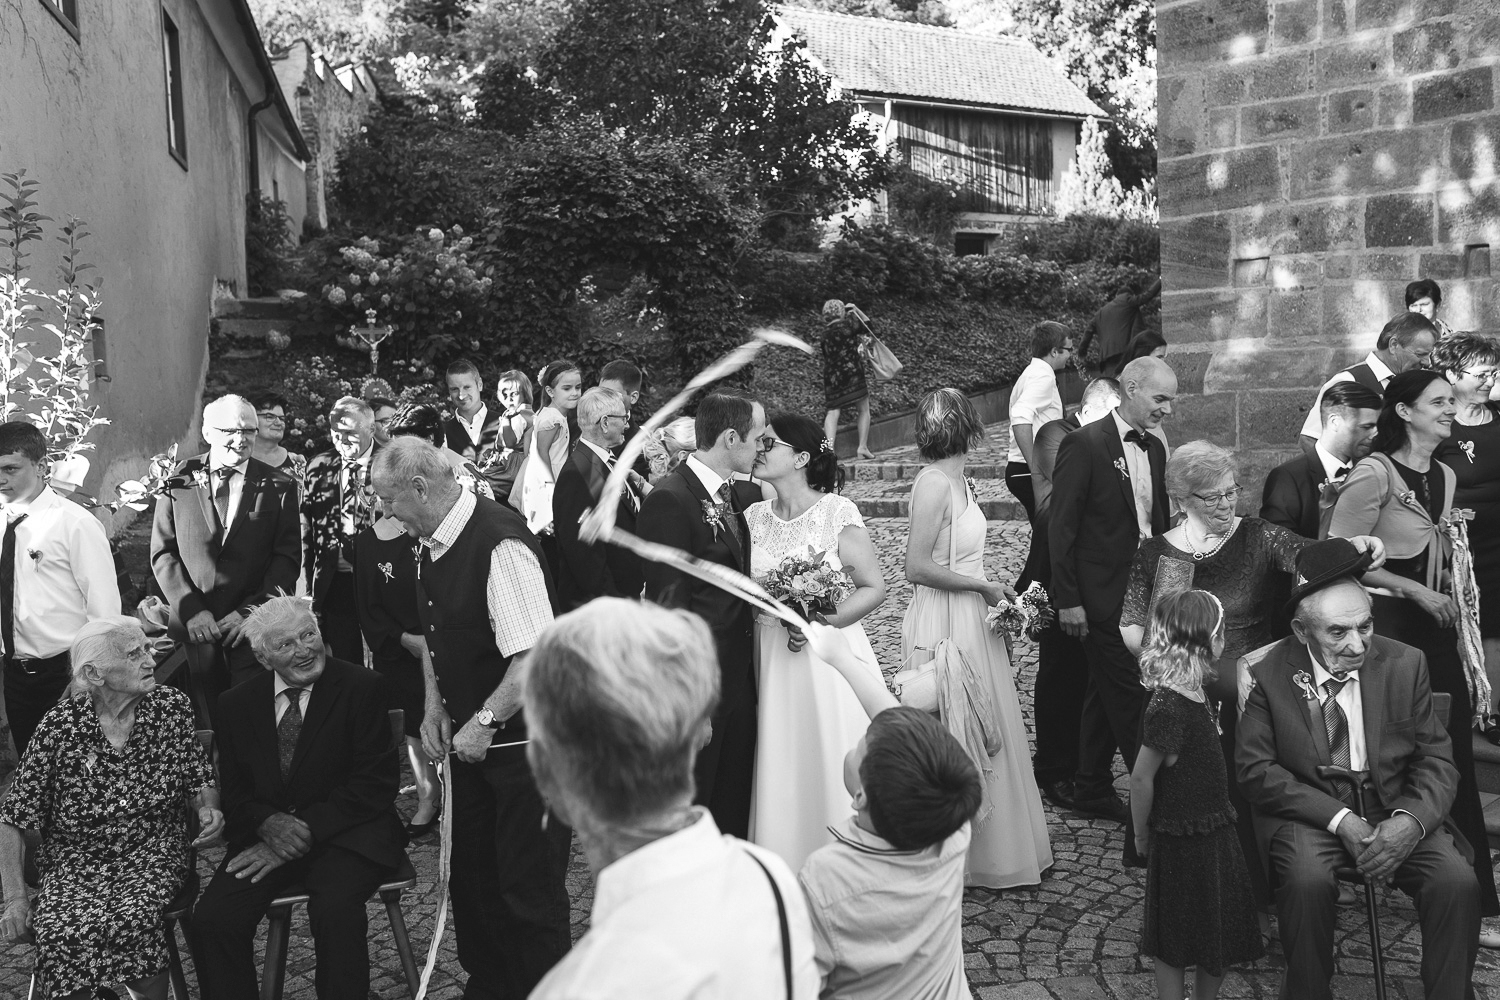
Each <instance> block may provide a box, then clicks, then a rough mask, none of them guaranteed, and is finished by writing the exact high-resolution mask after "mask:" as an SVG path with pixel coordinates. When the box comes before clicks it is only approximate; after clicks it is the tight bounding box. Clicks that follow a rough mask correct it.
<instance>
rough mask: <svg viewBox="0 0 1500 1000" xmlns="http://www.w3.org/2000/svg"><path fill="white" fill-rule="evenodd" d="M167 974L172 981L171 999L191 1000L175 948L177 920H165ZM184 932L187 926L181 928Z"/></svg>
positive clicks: (178, 954) (179, 956) (180, 956)
mask: <svg viewBox="0 0 1500 1000" xmlns="http://www.w3.org/2000/svg"><path fill="white" fill-rule="evenodd" d="M166 923H167V974H168V976H169V977H170V978H171V981H172V997H173V1000H191V998H190V997H189V996H188V988H187V977H186V976H185V975H183V972H182V955H181V954H180V953H179V952H178V950H177V921H175V920H168V921H167V922H166ZM183 931H184V933H186V931H187V928H183Z"/></svg>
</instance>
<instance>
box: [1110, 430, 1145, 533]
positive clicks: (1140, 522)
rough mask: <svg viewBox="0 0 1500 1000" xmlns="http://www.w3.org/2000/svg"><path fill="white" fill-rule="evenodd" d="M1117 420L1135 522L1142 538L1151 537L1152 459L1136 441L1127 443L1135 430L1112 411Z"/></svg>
mask: <svg viewBox="0 0 1500 1000" xmlns="http://www.w3.org/2000/svg"><path fill="white" fill-rule="evenodd" d="M1109 415H1110V416H1112V417H1114V418H1115V431H1116V432H1117V433H1118V434H1119V435H1120V447H1121V448H1123V449H1124V451H1125V468H1126V470H1127V471H1129V473H1130V492H1131V494H1132V495H1133V496H1134V497H1135V521H1136V527H1138V528H1139V529H1140V532H1141V537H1142V538H1150V537H1151V505H1152V500H1153V498H1152V495H1151V457H1150V455H1148V454H1147V452H1146V449H1144V448H1142V447H1141V446H1140V445H1138V444H1136V443H1135V442H1134V441H1126V440H1125V435H1126V434H1129V433H1130V432H1131V431H1133V430H1135V428H1134V427H1131V426H1130V425H1129V424H1128V423H1126V422H1125V420H1124V418H1122V417H1121V416H1120V411H1119V410H1111V411H1110V413H1109Z"/></svg>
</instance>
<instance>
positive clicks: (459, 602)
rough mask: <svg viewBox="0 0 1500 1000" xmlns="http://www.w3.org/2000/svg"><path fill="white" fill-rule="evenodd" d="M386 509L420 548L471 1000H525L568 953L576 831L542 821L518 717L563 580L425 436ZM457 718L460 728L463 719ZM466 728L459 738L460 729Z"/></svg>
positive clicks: (404, 449) (398, 461)
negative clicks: (529, 660)
mask: <svg viewBox="0 0 1500 1000" xmlns="http://www.w3.org/2000/svg"><path fill="white" fill-rule="evenodd" d="M372 485H373V486H374V489H375V495H376V496H377V497H378V498H379V500H380V503H381V505H382V506H383V507H384V509H385V511H386V512H387V513H389V514H390V515H391V516H393V517H395V518H396V519H398V520H399V521H401V523H402V524H404V525H405V526H406V527H407V528H408V530H410V531H412V532H414V533H415V534H416V535H417V536H418V537H419V538H420V539H421V541H422V550H421V555H420V559H419V564H418V569H417V577H418V579H417V601H418V610H419V612H420V615H421V621H422V634H423V638H424V639H425V640H426V643H427V650H426V655H425V656H424V657H423V670H424V673H425V674H426V677H427V697H426V712H425V717H424V718H423V720H422V742H423V745H424V746H425V747H426V748H427V752H428V753H429V754H431V755H432V756H433V758H434V759H443V757H444V756H445V755H447V754H448V753H449V752H450V751H451V752H452V753H453V754H454V756H455V757H456V758H457V760H455V761H454V762H453V764H452V767H451V770H450V774H451V775H452V777H451V778H450V780H449V783H448V794H449V795H452V796H453V855H452V858H453V868H452V870H453V871H454V872H455V873H456V874H457V875H458V876H459V877H457V878H454V879H452V880H451V881H450V883H449V887H448V891H449V894H450V898H451V899H452V900H453V923H454V929H455V931H456V933H457V936H458V961H459V964H460V965H462V966H463V968H464V971H465V972H467V973H468V974H469V981H468V985H467V986H466V987H465V990H464V997H465V1000H512V998H515V1000H520V998H522V997H525V996H526V995H527V994H528V993H530V992H531V990H532V988H533V987H534V986H535V985H536V984H537V982H538V981H539V980H540V979H541V978H542V976H543V975H544V974H546V972H547V970H548V969H550V968H551V967H552V966H553V965H554V964H555V963H556V962H557V961H558V959H560V958H561V957H562V956H563V954H564V953H565V952H566V951H567V950H568V947H569V942H570V937H569V931H568V893H567V887H566V886H565V885H564V883H563V876H564V874H565V873H566V871H567V863H568V849H569V845H570V841H571V832H570V831H569V830H568V828H567V827H566V826H564V825H563V824H562V823H559V822H557V821H556V820H553V821H551V822H550V823H548V822H546V821H545V820H544V814H545V812H546V807H545V805H544V803H543V802H542V798H541V795H540V794H539V793H538V792H537V788H536V783H535V781H534V780H533V779H532V775H531V770H530V768H529V767H528V765H527V763H526V748H525V746H523V745H521V744H524V742H525V741H526V723H525V720H524V719H522V717H521V714H520V707H521V702H520V690H521V682H522V675H523V674H524V672H525V669H526V661H525V658H524V657H525V653H526V652H527V651H528V650H530V649H531V646H532V644H533V642H534V641H535V640H536V637H537V635H538V633H540V632H541V630H542V629H543V628H544V627H545V626H546V625H547V624H548V623H550V622H551V621H552V615H553V603H554V600H555V598H554V595H553V588H552V580H551V579H550V577H549V576H548V574H547V569H546V562H545V561H544V560H543V559H542V553H541V549H540V548H539V546H538V545H537V541H536V538H535V536H533V535H532V534H531V532H530V531H529V530H528V529H527V527H526V521H525V519H524V518H522V517H521V515H519V514H518V513H516V512H515V511H514V510H512V509H510V508H509V507H505V506H502V505H501V504H498V503H496V502H494V501H493V500H487V499H485V498H483V497H476V496H475V495H474V494H472V493H470V492H469V491H467V490H465V489H463V488H461V487H460V486H459V485H458V483H457V481H456V480H455V479H454V478H453V466H452V465H451V464H450V463H449V461H448V459H446V458H444V457H443V454H442V452H440V451H439V450H438V449H437V448H435V447H434V446H433V445H432V444H430V443H429V442H426V441H422V440H419V439H417V438H413V437H397V438H395V439H393V440H392V442H391V443H390V445H388V446H387V447H386V448H385V449H384V450H382V451H381V452H380V453H379V454H378V455H377V456H376V459H375V466H374V469H373V481H372ZM455 723H456V725H455ZM455 730H456V731H455Z"/></svg>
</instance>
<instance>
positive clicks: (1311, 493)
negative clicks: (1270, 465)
mask: <svg viewBox="0 0 1500 1000" xmlns="http://www.w3.org/2000/svg"><path fill="white" fill-rule="evenodd" d="M1327 478H1328V475H1327V473H1326V472H1325V471H1324V470H1323V460H1322V459H1321V458H1319V457H1318V456H1317V454H1316V453H1314V454H1311V455H1298V456H1297V457H1296V458H1294V459H1292V460H1291V461H1290V462H1285V463H1283V464H1281V465H1278V466H1276V468H1274V469H1272V470H1271V471H1270V472H1268V473H1267V474H1266V486H1265V490H1264V491H1263V492H1262V493H1261V499H1260V518H1261V520H1262V521H1269V522H1271V523H1272V524H1277V525H1280V526H1281V527H1283V528H1285V529H1286V530H1288V531H1295V532H1296V533H1297V534H1299V535H1301V536H1302V537H1303V538H1321V537H1322V535H1321V533H1320V532H1321V530H1322V524H1321V522H1322V514H1323V511H1322V509H1321V508H1320V507H1319V505H1318V494H1319V490H1318V487H1319V486H1321V485H1322V483H1323V481H1324V480H1325V479H1327Z"/></svg>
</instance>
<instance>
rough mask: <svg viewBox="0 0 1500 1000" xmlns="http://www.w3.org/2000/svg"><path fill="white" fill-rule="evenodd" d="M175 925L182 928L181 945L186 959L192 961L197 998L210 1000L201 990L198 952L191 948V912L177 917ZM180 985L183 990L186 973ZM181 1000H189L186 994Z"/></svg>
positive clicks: (201, 972)
mask: <svg viewBox="0 0 1500 1000" xmlns="http://www.w3.org/2000/svg"><path fill="white" fill-rule="evenodd" d="M177 923H178V926H180V927H181V928H182V943H183V944H185V945H186V946H187V954H188V958H190V959H192V960H193V977H194V978H195V979H197V980H198V996H199V997H201V998H202V1000H211V998H210V997H209V995H208V991H207V990H205V989H204V988H203V963H202V962H200V961H198V951H197V949H196V948H194V947H193V914H192V911H189V912H187V913H186V914H184V915H183V916H181V917H178V918H177ZM178 964H179V966H180V965H181V960H180V959H179V961H178ZM182 985H183V988H184V989H186V988H187V976H186V973H184V975H183V984H182ZM183 1000H189V998H188V995H187V994H186V993H183Z"/></svg>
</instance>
